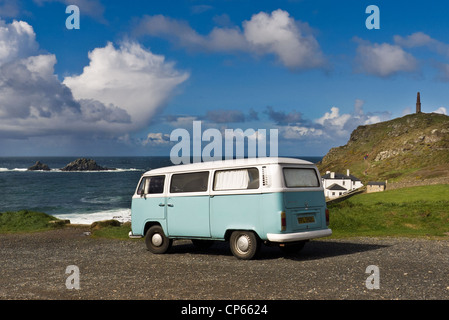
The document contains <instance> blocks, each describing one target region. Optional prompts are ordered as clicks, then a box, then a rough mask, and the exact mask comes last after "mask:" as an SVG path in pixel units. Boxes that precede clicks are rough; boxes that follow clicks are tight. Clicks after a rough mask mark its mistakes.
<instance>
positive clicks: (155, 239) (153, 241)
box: [151, 233, 162, 247]
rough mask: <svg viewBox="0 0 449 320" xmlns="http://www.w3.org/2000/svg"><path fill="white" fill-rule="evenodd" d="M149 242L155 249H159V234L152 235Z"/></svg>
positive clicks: (160, 242)
mask: <svg viewBox="0 0 449 320" xmlns="http://www.w3.org/2000/svg"><path fill="white" fill-rule="evenodd" d="M151 242H152V243H153V245H155V246H156V247H159V246H160V245H161V244H162V236H161V235H160V234H159V233H155V234H153V237H152V238H151Z"/></svg>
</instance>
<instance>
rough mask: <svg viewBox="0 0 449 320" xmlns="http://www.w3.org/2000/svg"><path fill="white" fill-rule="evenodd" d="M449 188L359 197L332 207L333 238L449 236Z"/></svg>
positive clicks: (431, 187)
mask: <svg viewBox="0 0 449 320" xmlns="http://www.w3.org/2000/svg"><path fill="white" fill-rule="evenodd" d="M448 195H449V185H432V186H420V187H411V188H403V189H397V190H391V191H385V192H380V193H370V194H360V195H356V196H353V197H351V198H349V199H347V200H345V201H342V202H340V203H336V204H331V205H329V210H330V228H331V229H332V231H333V236H334V237H350V236H407V237H426V236H428V237H441V236H447V235H449V196H448Z"/></svg>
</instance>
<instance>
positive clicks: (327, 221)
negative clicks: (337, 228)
mask: <svg viewBox="0 0 449 320" xmlns="http://www.w3.org/2000/svg"><path fill="white" fill-rule="evenodd" d="M328 225H329V209H328V208H326V226H328Z"/></svg>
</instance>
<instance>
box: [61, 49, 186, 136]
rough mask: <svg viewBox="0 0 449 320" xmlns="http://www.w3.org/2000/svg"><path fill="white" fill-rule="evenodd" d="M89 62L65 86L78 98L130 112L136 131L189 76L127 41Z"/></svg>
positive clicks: (92, 55) (91, 55)
mask: <svg viewBox="0 0 449 320" xmlns="http://www.w3.org/2000/svg"><path fill="white" fill-rule="evenodd" d="M89 59H90V63H89V65H88V66H86V67H85V68H84V70H83V73H82V74H80V75H75V76H70V77H66V78H65V79H64V81H63V83H64V84H65V85H66V86H67V87H69V88H70V89H71V91H72V93H73V95H74V97H75V98H76V99H95V100H98V101H101V102H102V103H104V104H106V105H110V104H113V105H115V106H118V107H120V108H122V109H124V110H126V112H127V113H128V114H129V115H130V117H131V122H132V124H133V126H134V128H136V129H138V128H141V127H142V126H144V125H146V124H148V122H149V120H150V119H151V118H152V116H153V115H154V114H155V113H156V112H157V111H158V110H159V108H161V107H162V106H163V105H164V103H165V102H166V101H167V99H168V98H169V97H170V95H171V93H172V91H173V89H174V88H175V87H176V86H178V85H179V84H181V83H182V82H184V81H185V80H186V79H187V78H188V77H189V74H188V73H181V72H178V71H177V70H176V69H175V68H174V65H173V64H172V63H168V62H166V61H165V58H164V56H161V55H155V54H153V53H151V52H150V51H148V50H145V49H144V48H142V46H140V45H139V44H137V43H135V42H124V43H122V44H121V45H120V47H119V48H115V47H114V45H113V44H112V43H108V44H107V45H106V47H104V48H96V49H94V50H93V51H91V52H89Z"/></svg>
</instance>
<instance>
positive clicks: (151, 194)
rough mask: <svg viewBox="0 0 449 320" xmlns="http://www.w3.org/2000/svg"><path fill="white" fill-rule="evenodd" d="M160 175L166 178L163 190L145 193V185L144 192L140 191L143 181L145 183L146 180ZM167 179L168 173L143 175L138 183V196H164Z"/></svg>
mask: <svg viewBox="0 0 449 320" xmlns="http://www.w3.org/2000/svg"><path fill="white" fill-rule="evenodd" d="M159 177H161V178H163V179H164V182H163V185H162V192H157V193H156V192H148V193H145V189H146V187H145V186H143V188H142V190H143V191H144V192H142V193H140V192H139V191H140V190H141V185H142V184H143V183H145V181H146V180H148V179H151V178H159ZM166 181H167V175H165V174H157V175H151V176H142V178H141V179H140V181H139V184H138V185H137V189H136V195H138V196H145V197H151V196H154V197H161V196H164V194H165V187H166V185H167V184H166ZM148 187H149V186H148Z"/></svg>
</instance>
